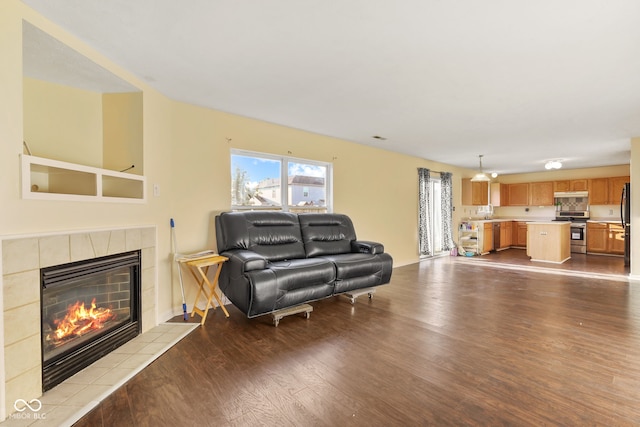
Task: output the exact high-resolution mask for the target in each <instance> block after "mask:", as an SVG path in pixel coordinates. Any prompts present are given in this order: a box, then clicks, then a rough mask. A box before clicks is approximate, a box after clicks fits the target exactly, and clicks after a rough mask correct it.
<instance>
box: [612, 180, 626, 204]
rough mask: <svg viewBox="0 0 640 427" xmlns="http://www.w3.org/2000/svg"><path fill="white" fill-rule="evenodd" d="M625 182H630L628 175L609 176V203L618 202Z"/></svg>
mask: <svg viewBox="0 0 640 427" xmlns="http://www.w3.org/2000/svg"><path fill="white" fill-rule="evenodd" d="M627 182H631V177H629V176H616V177H614V178H609V204H610V205H618V204H620V198H621V196H622V189H623V188H624V185H625V184H626V183H627Z"/></svg>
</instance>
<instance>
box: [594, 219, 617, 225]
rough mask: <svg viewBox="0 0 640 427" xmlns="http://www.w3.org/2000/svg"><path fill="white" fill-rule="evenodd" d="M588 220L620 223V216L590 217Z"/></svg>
mask: <svg viewBox="0 0 640 427" xmlns="http://www.w3.org/2000/svg"><path fill="white" fill-rule="evenodd" d="M587 222H598V223H606V224H608V223H613V224H620V218H590V219H588V220H587Z"/></svg>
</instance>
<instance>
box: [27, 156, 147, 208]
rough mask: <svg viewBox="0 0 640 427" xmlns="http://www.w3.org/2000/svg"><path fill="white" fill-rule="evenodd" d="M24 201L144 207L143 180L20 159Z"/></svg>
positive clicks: (64, 164) (65, 164)
mask: <svg viewBox="0 0 640 427" xmlns="http://www.w3.org/2000/svg"><path fill="white" fill-rule="evenodd" d="M21 161H22V183H21V185H22V198H23V199H38V200H75V201H96V202H119V203H144V202H145V200H146V194H145V193H146V192H145V188H146V180H145V178H144V176H140V175H134V174H130V173H125V172H117V171H112V170H107V169H100V168H95V167H91V166H83V165H78V164H75V163H68V162H62V161H59V160H52V159H45V158H42V157H36V156H30V155H26V154H22V155H21Z"/></svg>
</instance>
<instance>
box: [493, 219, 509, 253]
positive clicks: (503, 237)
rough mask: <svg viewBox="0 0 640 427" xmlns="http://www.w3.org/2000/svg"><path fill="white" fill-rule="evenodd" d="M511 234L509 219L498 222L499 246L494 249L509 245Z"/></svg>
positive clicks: (504, 247)
mask: <svg viewBox="0 0 640 427" xmlns="http://www.w3.org/2000/svg"><path fill="white" fill-rule="evenodd" d="M512 235H513V227H512V225H511V221H503V222H502V223H501V224H500V247H499V248H496V249H506V248H508V247H509V246H511V236H512Z"/></svg>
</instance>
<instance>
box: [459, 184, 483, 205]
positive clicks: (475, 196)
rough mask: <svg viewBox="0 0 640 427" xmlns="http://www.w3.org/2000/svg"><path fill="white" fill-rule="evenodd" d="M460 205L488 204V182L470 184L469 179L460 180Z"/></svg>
mask: <svg viewBox="0 0 640 427" xmlns="http://www.w3.org/2000/svg"><path fill="white" fill-rule="evenodd" d="M462 204H463V205H465V206H469V205H472V206H486V205H488V204H489V182H488V181H477V182H472V181H471V179H470V178H463V179H462Z"/></svg>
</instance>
